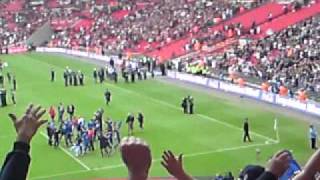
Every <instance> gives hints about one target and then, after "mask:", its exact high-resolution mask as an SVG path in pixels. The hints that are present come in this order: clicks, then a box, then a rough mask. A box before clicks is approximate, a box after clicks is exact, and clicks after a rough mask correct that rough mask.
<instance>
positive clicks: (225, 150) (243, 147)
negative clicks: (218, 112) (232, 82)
mask: <svg viewBox="0 0 320 180" xmlns="http://www.w3.org/2000/svg"><path fill="white" fill-rule="evenodd" d="M274 144H278V142H275V143H270V144H262V143H260V144H251V145H244V146H237V147H231V148H221V149H216V150H212V151H204V152H198V153H191V154H185V155H184V157H185V158H192V157H197V156H203V155H208V154H215V153H221V152H227V151H236V150H240V149H249V148H253V147H262V146H271V145H274ZM161 160H162V159H161V158H159V159H153V160H152V163H157V162H160V161H161ZM121 167H125V165H124V164H123V163H122V164H117V165H111V166H105V167H99V168H93V169H91V170H78V171H70V172H66V173H59V174H54V175H49V176H38V177H34V178H30V179H29V180H38V179H51V178H54V177H59V176H66V175H74V174H81V173H86V172H91V171H103V170H110V169H116V168H121Z"/></svg>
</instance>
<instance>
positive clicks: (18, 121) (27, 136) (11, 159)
mask: <svg viewBox="0 0 320 180" xmlns="http://www.w3.org/2000/svg"><path fill="white" fill-rule="evenodd" d="M44 114H45V110H43V109H42V108H41V107H40V106H38V107H37V108H34V107H33V105H30V106H29V107H28V108H27V110H26V112H25V114H24V115H22V117H21V118H17V116H16V115H15V114H9V116H10V118H11V120H12V122H13V125H14V127H15V129H16V132H17V139H16V142H15V143H14V145H13V150H12V151H11V152H10V153H9V154H8V155H7V157H6V159H5V161H4V164H3V165H2V168H1V172H0V179H1V180H25V179H26V177H27V174H28V169H29V164H30V155H29V151H30V142H31V140H32V138H33V136H34V135H35V134H36V132H37V130H38V128H39V127H40V126H41V125H43V124H44V123H46V121H44V120H40V118H41V117H42V116H43V115H44Z"/></svg>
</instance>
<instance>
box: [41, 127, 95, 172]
mask: <svg viewBox="0 0 320 180" xmlns="http://www.w3.org/2000/svg"><path fill="white" fill-rule="evenodd" d="M40 134H41V135H42V136H43V137H44V138H46V139H48V137H47V136H46V134H44V133H43V132H40ZM59 149H61V150H62V151H63V152H64V153H66V154H67V155H68V156H69V157H71V158H72V159H73V160H75V161H76V162H77V163H78V164H80V165H81V166H82V167H83V168H84V169H85V170H87V171H90V170H91V168H90V167H88V166H87V165H86V164H84V163H83V162H82V161H81V160H80V159H78V158H76V157H75V156H74V155H72V154H71V153H70V152H69V151H68V150H66V149H65V148H63V147H61V146H59Z"/></svg>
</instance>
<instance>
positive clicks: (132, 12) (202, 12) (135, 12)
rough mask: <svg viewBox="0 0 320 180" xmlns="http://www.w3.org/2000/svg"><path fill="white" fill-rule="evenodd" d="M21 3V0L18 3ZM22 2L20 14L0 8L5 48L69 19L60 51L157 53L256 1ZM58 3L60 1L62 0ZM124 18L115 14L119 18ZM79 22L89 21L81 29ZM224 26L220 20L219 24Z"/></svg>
mask: <svg viewBox="0 0 320 180" xmlns="http://www.w3.org/2000/svg"><path fill="white" fill-rule="evenodd" d="M17 1H18V0H17ZM50 1H51V0H46V1H45V0H44V3H43V4H37V5H32V4H30V3H23V7H22V9H21V10H20V11H17V12H11V11H6V10H5V6H4V7H0V9H1V13H0V32H1V35H0V46H7V45H12V44H17V43H20V42H24V41H25V40H26V39H27V38H28V37H29V36H30V35H31V34H32V33H33V32H34V31H35V30H36V29H37V28H39V27H40V26H41V25H43V24H44V23H46V22H48V21H51V22H52V21H57V20H58V21H59V20H68V21H70V22H71V23H70V24H65V27H62V28H60V29H55V30H57V31H56V32H55V34H54V35H53V36H52V41H51V43H52V45H54V46H59V47H68V48H71V47H101V48H104V49H106V50H113V51H118V52H119V51H124V50H128V49H137V48H142V49H144V50H147V49H155V48H160V47H162V46H165V45H166V44H168V43H170V42H172V41H174V40H177V39H180V38H182V37H185V36H188V35H191V34H193V35H194V34H199V33H203V32H206V30H207V28H208V27H210V26H212V25H214V24H215V23H218V22H216V19H220V20H226V19H229V18H231V17H233V16H234V15H236V14H237V13H239V12H240V11H243V10H244V9H249V8H252V7H255V6H257V5H258V4H261V3H263V2H265V0H260V1H257V2H256V1H254V3H250V2H249V3H246V2H243V3H242V2H241V3H239V2H236V1H226V0H218V1H212V0H204V1H198V0H175V1H174V0H145V1H142V0H131V1H130V0H118V1H114V2H113V3H111V1H110V2H109V1H101V0H100V1H98V0H92V1H90V2H82V1H79V0H75V1H66V2H64V3H63V4H59V5H57V6H56V7H54V8H52V7H50ZM58 2H59V1H58ZM117 13H118V14H122V15H119V16H116V15H115V14H117ZM80 20H87V21H88V22H89V23H88V24H84V25H83V26H82V25H80V26H79V27H78V26H77V25H76V23H77V22H79V21H80ZM219 22H220V21H219Z"/></svg>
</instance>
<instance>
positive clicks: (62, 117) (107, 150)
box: [47, 90, 144, 157]
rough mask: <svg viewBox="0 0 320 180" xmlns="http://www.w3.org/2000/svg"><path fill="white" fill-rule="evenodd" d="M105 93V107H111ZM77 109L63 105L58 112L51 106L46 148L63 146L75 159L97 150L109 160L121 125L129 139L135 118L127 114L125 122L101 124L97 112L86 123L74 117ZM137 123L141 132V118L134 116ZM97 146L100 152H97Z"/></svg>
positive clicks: (111, 121) (102, 111)
mask: <svg viewBox="0 0 320 180" xmlns="http://www.w3.org/2000/svg"><path fill="white" fill-rule="evenodd" d="M107 92H109V91H108V90H107V91H106V93H105V96H106V98H105V100H106V104H107V105H109V103H110V100H111V99H110V96H111V94H110V92H109V95H107V94H108V93H107ZM75 112H76V107H75V105H73V104H70V105H68V106H66V107H65V106H64V105H63V104H62V103H60V104H59V105H58V107H57V108H55V107H54V106H51V107H50V108H49V110H48V113H49V116H50V120H49V121H48V124H47V136H48V144H49V145H50V146H53V147H55V148H57V147H59V146H60V145H61V143H64V144H65V145H64V147H67V148H70V150H71V151H72V152H73V153H74V154H75V156H77V157H78V156H83V155H85V154H87V153H89V152H93V151H95V150H96V149H100V153H101V156H102V157H104V156H105V155H107V156H110V155H111V154H112V153H114V152H115V151H116V150H117V147H118V146H119V144H120V139H121V135H120V131H121V127H122V123H123V122H125V123H127V124H128V133H129V135H132V134H133V130H134V122H135V116H134V114H133V113H129V114H128V117H127V119H126V120H125V121H116V120H112V119H111V118H107V120H104V118H103V114H104V110H103V108H100V109H98V110H97V111H96V112H95V113H94V115H93V117H92V118H91V119H90V120H88V119H85V118H83V117H81V116H76V115H75ZM136 119H137V120H138V123H139V128H140V129H141V130H143V128H144V115H143V114H142V112H139V113H138V114H137V117H136ZM96 144H98V147H99V148H96Z"/></svg>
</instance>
